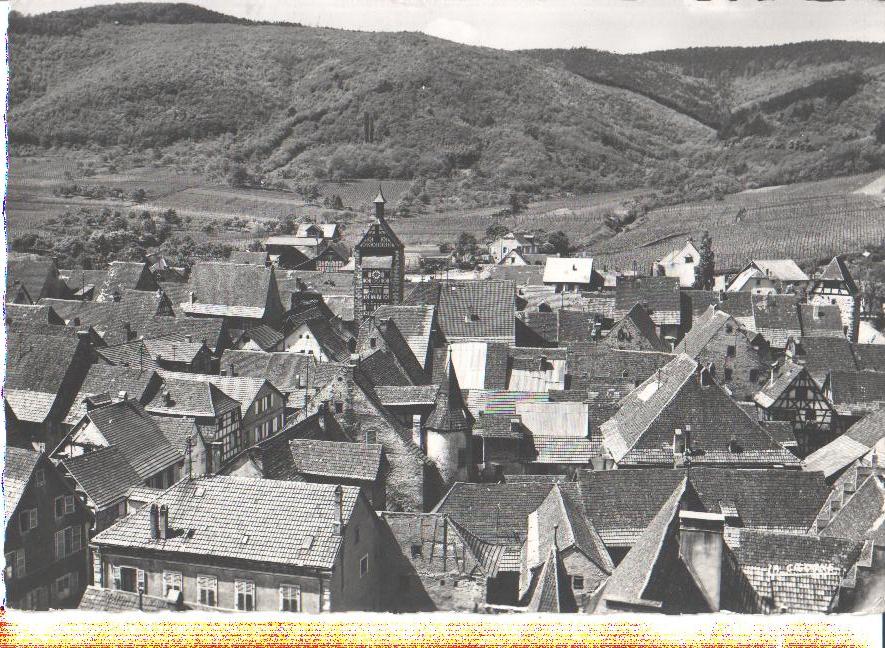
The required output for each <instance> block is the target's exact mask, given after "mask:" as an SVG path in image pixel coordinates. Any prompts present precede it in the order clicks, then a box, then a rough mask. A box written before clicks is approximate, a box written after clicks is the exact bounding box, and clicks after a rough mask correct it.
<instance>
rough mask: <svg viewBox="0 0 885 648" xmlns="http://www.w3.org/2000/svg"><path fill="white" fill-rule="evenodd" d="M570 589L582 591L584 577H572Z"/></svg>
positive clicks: (577, 575)
mask: <svg viewBox="0 0 885 648" xmlns="http://www.w3.org/2000/svg"><path fill="white" fill-rule="evenodd" d="M572 589H573V590H583V589H584V577H583V576H581V575H579V574H573V575H572Z"/></svg>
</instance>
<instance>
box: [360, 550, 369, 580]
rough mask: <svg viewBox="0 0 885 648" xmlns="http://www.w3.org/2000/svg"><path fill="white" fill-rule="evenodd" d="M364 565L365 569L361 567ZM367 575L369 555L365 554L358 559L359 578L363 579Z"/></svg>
mask: <svg viewBox="0 0 885 648" xmlns="http://www.w3.org/2000/svg"><path fill="white" fill-rule="evenodd" d="M363 565H365V568H364V567H363ZM368 573H369V554H365V555H364V556H363V557H362V558H360V578H364V577H365V576H367V575H368Z"/></svg>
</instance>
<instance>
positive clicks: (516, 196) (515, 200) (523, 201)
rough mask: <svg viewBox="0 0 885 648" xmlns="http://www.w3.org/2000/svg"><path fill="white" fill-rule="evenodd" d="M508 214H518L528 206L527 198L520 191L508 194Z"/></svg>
mask: <svg viewBox="0 0 885 648" xmlns="http://www.w3.org/2000/svg"><path fill="white" fill-rule="evenodd" d="M509 202H510V213H511V214H518V213H519V212H521V211H522V210H524V209H525V208H526V207H528V206H529V197H528V196H527V195H526V194H524V193H523V192H521V191H515V192H513V193H512V194H510V198H509Z"/></svg>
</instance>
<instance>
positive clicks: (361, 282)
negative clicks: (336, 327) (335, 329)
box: [353, 189, 405, 322]
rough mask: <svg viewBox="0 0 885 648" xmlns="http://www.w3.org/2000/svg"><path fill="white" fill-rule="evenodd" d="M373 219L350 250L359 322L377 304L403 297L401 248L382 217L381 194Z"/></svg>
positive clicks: (403, 269)
mask: <svg viewBox="0 0 885 648" xmlns="http://www.w3.org/2000/svg"><path fill="white" fill-rule="evenodd" d="M374 203H375V222H374V223H372V225H371V226H370V227H369V229H368V231H367V232H366V233H365V235H364V236H363V238H362V240H361V241H360V242H359V243H358V244H357V246H356V247H355V248H354V249H353V261H354V273H353V300H354V319H355V320H356V321H357V322H361V321H362V320H363V318H364V317H366V316H368V315H371V314H372V313H374V312H375V309H376V308H378V307H379V306H385V305H388V304H399V303H400V302H402V300H403V283H404V281H405V248H404V247H403V244H402V241H400V240H399V238H398V237H397V235H396V234H395V233H394V231H393V230H392V229H391V228H390V225H388V224H387V221H386V220H384V196H383V195H382V194H381V190H380V189H379V190H378V196H377V197H376V198H375V201H374Z"/></svg>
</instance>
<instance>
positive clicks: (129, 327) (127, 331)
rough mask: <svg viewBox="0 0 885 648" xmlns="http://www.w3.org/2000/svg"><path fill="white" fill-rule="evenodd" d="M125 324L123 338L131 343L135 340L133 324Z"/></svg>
mask: <svg viewBox="0 0 885 648" xmlns="http://www.w3.org/2000/svg"><path fill="white" fill-rule="evenodd" d="M122 324H123V336H124V337H125V338H126V341H127V342H131V341H132V340H133V339H135V336H134V335H133V334H132V324H130V323H129V322H122Z"/></svg>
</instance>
